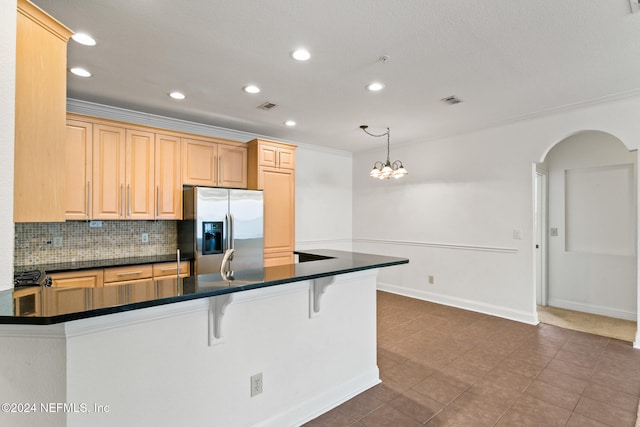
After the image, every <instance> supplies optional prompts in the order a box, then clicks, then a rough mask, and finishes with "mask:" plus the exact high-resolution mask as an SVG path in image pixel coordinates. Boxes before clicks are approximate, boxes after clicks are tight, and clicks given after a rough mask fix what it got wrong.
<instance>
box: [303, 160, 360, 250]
mask: <svg viewBox="0 0 640 427" xmlns="http://www.w3.org/2000/svg"><path fill="white" fill-rule="evenodd" d="M352 174H353V172H352V156H351V153H346V152H338V151H330V150H323V149H321V148H317V149H314V148H313V147H309V148H307V147H300V148H299V149H298V150H297V153H296V249H297V250H304V249H317V248H326V249H337V250H346V251H350V250H351V235H352V225H351V218H352V215H353V211H352V203H353V202H352V201H353V192H352V184H351V177H352Z"/></svg>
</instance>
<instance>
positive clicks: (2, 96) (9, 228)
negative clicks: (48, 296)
mask: <svg viewBox="0 0 640 427" xmlns="http://www.w3.org/2000/svg"><path fill="white" fill-rule="evenodd" d="M16 8H17V3H16V1H15V0H6V1H2V2H0V159H2V167H0V201H2V204H1V206H2V207H0V236H2V239H0V254H2V256H1V257H0V290H3V289H9V288H11V287H13V281H12V277H13V233H14V230H13V141H14V123H15V102H14V100H15V68H16Z"/></svg>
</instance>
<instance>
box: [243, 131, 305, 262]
mask: <svg viewBox="0 0 640 427" xmlns="http://www.w3.org/2000/svg"><path fill="white" fill-rule="evenodd" d="M247 145H248V150H249V153H248V154H249V163H248V164H249V167H248V184H249V189H254V190H264V265H265V267H270V266H275V265H283V264H293V262H294V255H293V251H294V249H295V193H296V173H295V150H296V147H295V146H293V145H289V144H283V143H280V142H274V141H267V140H262V139H254V140H252V141H250V142H249V143H248V144H247Z"/></svg>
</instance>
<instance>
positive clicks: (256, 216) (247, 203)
mask: <svg viewBox="0 0 640 427" xmlns="http://www.w3.org/2000/svg"><path fill="white" fill-rule="evenodd" d="M262 194H263V193H262V191H254V190H229V215H230V217H231V229H232V231H231V233H230V234H231V237H232V240H231V247H232V248H233V249H235V253H234V254H233V260H232V261H231V264H230V267H231V270H235V271H239V270H245V269H252V268H262V267H263V265H264V259H263V257H264V239H263V236H264V204H263V197H262Z"/></svg>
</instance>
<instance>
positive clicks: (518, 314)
mask: <svg viewBox="0 0 640 427" xmlns="http://www.w3.org/2000/svg"><path fill="white" fill-rule="evenodd" d="M378 289H379V290H381V291H386V292H391V293H394V294H398V295H404V296H407V297H411V298H416V299H421V300H424V301H430V302H435V303H438V304H444V305H449V306H452V307H457V308H462V309H464V310H469V311H475V312H478V313H483V314H489V315H491V316H497V317H502V318H504V319H509V320H515V321H516V322H521V323H527V324H529V325H537V324H538V323H539V320H538V313H537V312H536V311H535V310H532V312H530V313H529V312H526V311H521V310H514V309H512V308H508V307H501V306H497V305H492V304H487V303H484V302H479V301H473V300H468V299H464V298H457V297H452V296H449V295H442V294H438V293H434V292H427V291H421V290H417V289H408V288H403V287H400V286H396V285H391V284H389V283H381V282H378Z"/></svg>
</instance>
